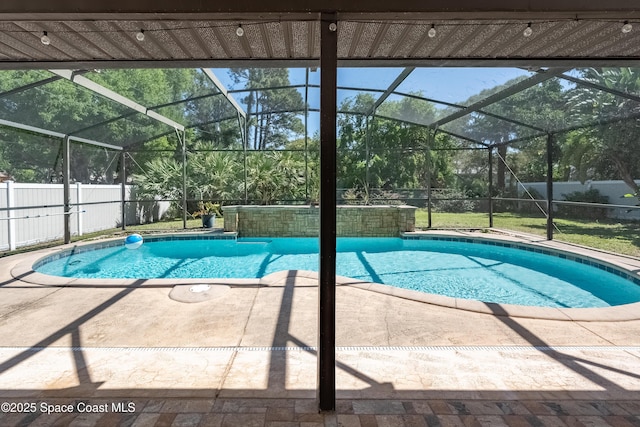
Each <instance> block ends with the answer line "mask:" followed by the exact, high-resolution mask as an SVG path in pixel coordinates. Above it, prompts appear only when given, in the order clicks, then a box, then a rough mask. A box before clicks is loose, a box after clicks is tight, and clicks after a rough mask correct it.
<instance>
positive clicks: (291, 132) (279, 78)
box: [229, 68, 304, 150]
mask: <svg viewBox="0 0 640 427" xmlns="http://www.w3.org/2000/svg"><path fill="white" fill-rule="evenodd" d="M229 73H230V75H231V77H232V78H233V80H234V81H235V82H236V83H243V84H244V88H245V89H246V90H247V91H248V92H249V93H248V95H247V96H245V97H244V98H243V101H244V102H245V103H246V104H247V113H248V114H249V115H250V117H251V120H250V122H249V125H250V128H251V129H250V131H249V132H248V135H247V137H248V141H247V143H248V144H249V146H251V147H253V149H256V150H266V149H278V148H282V147H283V146H284V145H285V143H286V142H287V141H288V140H290V139H292V138H294V137H296V136H299V135H300V134H302V133H303V132H304V125H303V123H302V120H301V119H300V117H299V116H298V115H297V114H296V111H302V110H303V109H304V100H303V99H302V95H300V92H298V91H297V90H296V89H295V88H291V87H287V86H289V85H290V82H289V70H288V69H286V68H232V69H231V70H230V71H229ZM270 88H274V89H270Z"/></svg>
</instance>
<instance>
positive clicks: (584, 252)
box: [11, 230, 640, 322]
mask: <svg viewBox="0 0 640 427" xmlns="http://www.w3.org/2000/svg"><path fill="white" fill-rule="evenodd" d="M186 234H187V233H171V234H167V235H166V236H171V235H176V236H184V235H186ZM188 235H199V233H188ZM403 237H405V238H406V237H416V238H419V237H426V238H429V237H445V238H447V237H452V238H470V239H476V240H481V241H492V242H505V243H514V244H518V245H527V246H531V247H539V248H541V249H545V250H550V251H559V252H566V253H570V254H572V255H576V256H579V257H586V258H592V259H595V260H598V262H601V263H606V264H609V265H612V266H614V267H615V268H618V269H620V270H624V271H626V272H627V273H629V274H630V275H633V276H639V274H638V273H639V272H640V259H636V258H633V257H627V256H622V255H617V254H613V253H609V252H603V251H598V250H595V249H591V248H586V247H582V246H577V245H571V244H567V243H563V242H558V241H547V240H543V239H542V238H540V237H537V236H526V235H516V234H512V233H508V232H502V231H500V230H498V231H497V232H496V233H478V232H461V231H426V232H413V233H405V234H404V235H403ZM118 240H122V238H121V237H119V238H114V239H104V240H101V241H100V242H99V243H98V244H100V243H105V242H111V241H118ZM92 244H93V245H95V244H96V242H95V241H92V242H82V243H76V244H71V245H63V246H59V247H56V248H49V249H42V250H38V251H34V252H29V253H26V254H20V255H13V256H12V258H13V259H14V260H15V259H17V262H16V264H15V266H14V267H13V268H12V269H11V276H12V277H13V278H14V279H16V280H19V281H21V282H25V283H29V284H32V285H39V286H47V287H105V288H107V287H129V286H135V285H138V284H139V285H140V286H142V287H166V288H168V287H174V286H177V285H189V284H218V285H231V286H247V287H250V286H255V287H267V286H273V285H275V284H277V283H279V282H280V281H281V280H282V278H283V277H287V276H288V275H289V274H291V273H290V272H289V271H280V272H276V273H272V274H269V275H267V276H264V277H262V278H261V279H228V278H222V279H216V278H211V279H208V278H207V279H202V278H196V279H191V278H187V279H83V278H67V277H58V276H50V275H45V274H42V273H38V272H36V271H34V270H33V268H32V267H33V265H34V264H35V263H36V262H37V261H38V260H40V259H42V258H45V257H47V256H51V255H54V254H57V253H60V252H62V251H68V250H69V249H71V248H75V247H81V246H88V245H92ZM296 274H298V275H299V276H300V277H306V278H308V279H312V280H317V277H318V275H317V273H315V272H311V271H297V272H296ZM336 284H337V285H339V286H349V287H355V288H359V289H363V290H366V291H370V292H376V293H380V294H386V295H390V296H393V297H397V298H402V299H407V300H412V301H417V302H421V303H425V304H432V305H437V306H443V307H449V308H455V309H459V310H465V311H471V312H477V313H484V314H492V315H497V316H507V317H519V318H520V317H521V318H532V319H547V320H563V321H605V322H607V321H627V320H638V319H640V302H638V303H632V304H625V305H619V306H612V307H601V308H552V307H533V306H520V305H513V304H497V303H485V302H482V301H476V300H468V299H462V298H452V297H447V296H444V295H436V294H427V293H423V292H418V291H412V290H408V289H402V288H396V287H393V286H389V285H383V284H378V283H371V282H365V281H361V280H357V279H352V278H348V277H343V276H336Z"/></svg>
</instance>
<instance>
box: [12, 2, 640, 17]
mask: <svg viewBox="0 0 640 427" xmlns="http://www.w3.org/2000/svg"><path fill="white" fill-rule="evenodd" d="M327 10H331V11H335V12H337V13H338V14H378V13H384V14H387V15H391V16H393V15H397V14H421V15H423V14H427V13H429V14H433V13H440V14H446V15H453V14H456V15H457V16H458V17H465V18H466V17H467V16H468V17H477V16H482V14H492V15H493V16H496V15H497V16H500V17H502V16H519V17H522V18H524V19H526V18H527V17H528V15H529V14H542V15H545V16H548V15H553V16H566V17H567V18H572V17H573V18H575V14H576V12H582V13H585V14H591V15H597V16H606V17H612V15H613V14H618V15H620V16H625V14H626V16H627V17H629V18H631V17H633V16H636V15H629V14H633V13H637V12H638V7H637V3H636V2H633V1H629V0H608V1H606V2H598V1H584V0H537V1H531V0H483V1H477V0H430V1H428V2H425V1H424V0H395V1H393V2H389V1H388V0H350V1H348V2H345V1H343V0H316V1H314V0H261V1H259V2H257V1H255V0H219V1H216V2H205V1H202V0H181V1H179V2H176V1H175V0H95V1H91V2H89V1H86V0H66V1H62V2H61V1H51V0H29V1H24V0H2V2H0V15H4V16H5V17H6V19H16V18H18V19H21V18H23V17H24V16H30V18H31V19H33V18H40V19H46V18H49V17H51V16H60V15H66V16H70V17H78V16H86V15H91V18H92V19H103V18H104V17H107V16H109V17H112V18H113V17H125V18H134V17H137V19H144V18H145V17H154V18H155V19H158V18H171V17H173V18H175V17H185V16H191V17H192V18H193V19H209V18H210V17H212V16H221V15H223V16H225V15H226V16H228V17H229V18H230V19H232V18H234V17H238V16H242V15H252V16H255V17H264V16H266V15H281V16H282V17H283V18H286V16H287V15H292V14H309V13H315V14H317V13H320V12H322V11H327ZM523 14H524V16H523ZM460 15H462V16H460ZM313 19H317V17H316V16H314V17H313Z"/></svg>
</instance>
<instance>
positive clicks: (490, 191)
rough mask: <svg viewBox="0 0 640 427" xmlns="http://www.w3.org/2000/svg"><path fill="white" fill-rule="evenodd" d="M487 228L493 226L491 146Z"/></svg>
mask: <svg viewBox="0 0 640 427" xmlns="http://www.w3.org/2000/svg"><path fill="white" fill-rule="evenodd" d="M489 228H493V147H489Z"/></svg>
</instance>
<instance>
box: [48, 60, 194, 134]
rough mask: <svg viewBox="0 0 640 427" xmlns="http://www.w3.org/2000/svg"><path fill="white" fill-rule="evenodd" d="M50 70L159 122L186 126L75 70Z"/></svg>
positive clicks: (181, 127)
mask: <svg viewBox="0 0 640 427" xmlns="http://www.w3.org/2000/svg"><path fill="white" fill-rule="evenodd" d="M49 71H50V72H51V73H53V74H55V75H57V76H60V77H63V78H65V79H67V80H69V81H71V82H73V83H75V84H77V85H78V86H82V87H84V88H85V89H89V90H90V91H92V92H95V93H97V94H98V95H101V96H104V97H105V98H107V99H110V100H112V101H115V102H117V103H119V104H121V105H124V106H125V107H128V108H130V109H132V110H134V111H137V112H139V113H141V114H144V115H146V116H148V117H151V118H152V119H155V120H157V121H159V122H162V123H164V124H166V125H169V126H171V127H172V128H174V129H178V130H180V131H184V126H183V125H181V124H180V123H178V122H175V121H173V120H171V119H169V118H168V117H165V116H163V115H160V114H158V113H156V112H155V111H152V110H150V109H148V108H147V107H145V106H143V105H140V104H138V103H137V102H135V101H133V100H131V99H129V98H127V97H125V96H122V95H120V94H119V93H116V92H114V91H112V90H111V89H107V88H106V87H104V86H102V85H100V84H98V83H96V82H94V81H92V80H89V79H88V78H86V77H83V76H81V75H79V74H77V73H75V72H74V71H73V70H49Z"/></svg>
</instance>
